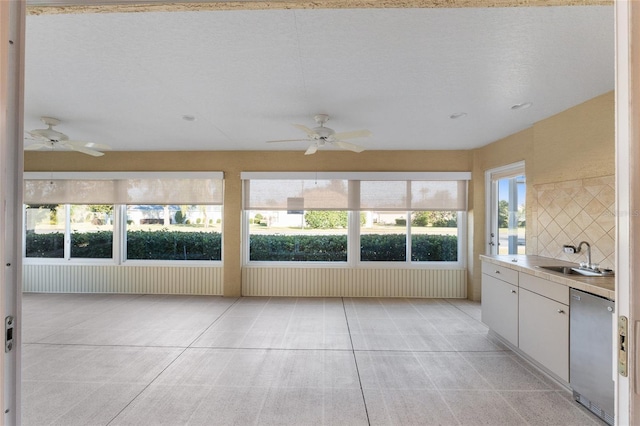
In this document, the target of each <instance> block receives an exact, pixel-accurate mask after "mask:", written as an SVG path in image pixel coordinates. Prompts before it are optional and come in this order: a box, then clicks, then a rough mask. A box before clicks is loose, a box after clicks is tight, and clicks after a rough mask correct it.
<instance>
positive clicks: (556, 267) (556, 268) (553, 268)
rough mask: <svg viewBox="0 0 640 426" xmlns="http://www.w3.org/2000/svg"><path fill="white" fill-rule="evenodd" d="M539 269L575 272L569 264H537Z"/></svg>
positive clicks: (566, 273)
mask: <svg viewBox="0 0 640 426" xmlns="http://www.w3.org/2000/svg"><path fill="white" fill-rule="evenodd" d="M538 268H540V269H546V270H548V271H553V272H559V273H561V274H565V275H571V274H575V273H576V272H574V270H573V268H572V267H571V266H538Z"/></svg>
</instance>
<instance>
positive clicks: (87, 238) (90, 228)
mask: <svg viewBox="0 0 640 426" xmlns="http://www.w3.org/2000/svg"><path fill="white" fill-rule="evenodd" d="M69 219H70V224H71V257H72V258H74V257H75V258H91V259H111V258H113V205H109V204H89V205H83V204H72V205H70V206H69Z"/></svg>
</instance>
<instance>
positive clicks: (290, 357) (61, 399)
mask: <svg viewBox="0 0 640 426" xmlns="http://www.w3.org/2000/svg"><path fill="white" fill-rule="evenodd" d="M23 318H24V319H23V323H24V331H23V342H24V343H23V349H22V350H23V376H22V379H23V381H22V387H23V396H22V401H23V424H24V425H45V424H59V425H127V424H139V425H160V424H166V425H183V424H193V425H200V424H206V425H216V424H219V425H254V424H260V425H311V424H335V425H368V424H371V425H402V424H405V425H431V424H433V425H480V424H485V425H520V424H529V425H589V424H592V425H598V424H604V423H601V422H600V421H599V420H597V419H596V418H595V417H594V416H592V415H590V414H588V413H587V412H586V410H584V409H583V408H582V407H581V406H579V405H577V404H576V403H574V402H573V401H572V399H571V396H570V394H569V392H568V391H566V390H564V389H562V388H561V387H560V386H558V385H557V384H556V383H554V382H553V381H551V380H549V379H548V378H546V377H545V376H544V375H542V374H540V373H538V372H537V371H536V370H534V369H532V368H531V367H530V366H529V365H528V364H526V363H524V362H523V361H522V360H521V359H520V358H518V357H517V356H515V355H514V354H513V353H512V352H510V351H509V350H508V349H507V348H505V347H504V346H503V345H501V344H500V343H499V342H497V341H495V340H494V339H492V338H491V337H490V336H488V335H487V329H486V327H485V326H484V325H483V324H482V323H481V322H480V309H479V305H478V304H477V303H473V302H470V301H467V300H452V299H446V300H445V299H350V298H344V299H341V298H241V299H227V298H221V297H208V296H200V297H191V296H161V295H160V296H159V295H89V294H25V295H24V299H23Z"/></svg>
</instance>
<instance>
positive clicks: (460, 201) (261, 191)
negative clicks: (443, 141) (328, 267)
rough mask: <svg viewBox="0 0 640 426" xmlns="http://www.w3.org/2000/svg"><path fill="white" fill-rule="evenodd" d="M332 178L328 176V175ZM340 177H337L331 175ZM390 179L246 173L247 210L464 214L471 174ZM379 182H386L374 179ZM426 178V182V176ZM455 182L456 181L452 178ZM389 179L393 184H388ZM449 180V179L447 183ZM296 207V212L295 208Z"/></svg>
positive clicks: (385, 174)
mask: <svg viewBox="0 0 640 426" xmlns="http://www.w3.org/2000/svg"><path fill="white" fill-rule="evenodd" d="M327 174H328V173H327ZM330 175H331V176H332V177H338V176H339V173H338V172H331V173H330ZM390 175H391V174H389V173H380V174H379V175H376V173H373V172H369V173H366V174H363V175H362V177H363V178H364V179H357V178H358V177H360V176H358V174H357V173H354V172H351V173H345V176H346V177H347V178H345V179H307V178H306V177H307V176H305V174H304V173H291V178H289V179H287V178H286V177H287V174H286V173H273V177H271V176H270V175H269V173H267V172H247V173H246V174H244V173H243V176H242V178H243V185H244V187H243V189H244V195H243V197H244V198H243V202H244V204H243V207H244V209H245V210H289V211H291V210H300V209H304V210H378V211H420V210H441V211H464V210H466V209H467V180H468V179H470V174H465V173H453V174H451V175H448V174H447V173H440V174H435V173H429V174H428V177H429V178H431V179H428V180H419V178H420V177H422V176H421V175H420V173H412V176H411V177H414V178H418V179H404V180H400V179H397V177H394V176H390ZM377 176H380V177H381V179H377V180H376V179H371V178H375V177H377ZM425 177H427V176H425ZM452 177H453V178H455V180H454V179H451V178H452ZM388 178H390V179H388ZM446 178H450V179H449V180H446ZM293 206H295V208H294V207H293Z"/></svg>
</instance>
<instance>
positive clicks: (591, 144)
mask: <svg viewBox="0 0 640 426" xmlns="http://www.w3.org/2000/svg"><path fill="white" fill-rule="evenodd" d="M614 124H615V122H614V93H613V92H609V93H606V94H604V95H601V96H598V97H596V98H593V99H591V100H589V101H587V102H585V103H583V104H580V105H576V106H575V107H573V108H570V109H568V110H566V111H563V112H561V113H559V114H557V115H554V116H552V117H550V118H548V119H545V120H542V121H539V122H537V123H535V124H534V125H533V126H532V127H530V128H529V129H526V130H524V131H522V132H519V133H516V134H514V135H511V136H509V137H507V138H504V139H501V140H499V141H496V142H494V143H492V144H489V145H487V146H484V147H482V148H480V149H477V150H475V151H474V153H473V170H472V171H473V177H474V179H473V183H472V184H473V201H472V206H473V207H472V210H473V212H472V213H473V214H470V216H469V217H470V218H472V220H473V224H471V225H472V226H473V241H472V246H471V250H472V253H470V255H469V259H470V264H469V270H470V276H469V289H468V293H467V294H468V296H469V298H471V299H474V300H479V299H480V296H481V294H480V275H481V272H480V265H479V262H478V260H477V259H478V256H479V255H480V254H484V253H485V252H486V247H485V244H486V242H485V235H486V234H485V231H486V230H485V219H486V214H485V209H486V206H485V188H484V185H485V183H484V173H485V171H487V170H489V169H491V168H495V167H499V166H504V165H507V164H511V163H515V162H517V161H522V160H524V161H525V173H526V177H527V217H526V220H527V229H526V232H527V246H526V252H527V254H534V255H537V254H540V255H544V256H548V257H554V258H558V259H566V257H564V256H563V254H562V253H561V244H560V241H561V240H563V239H565V238H566V240H567V241H566V242H567V243H571V242H573V243H575V244H577V243H578V242H579V240H577V241H575V240H574V239H577V238H585V239H589V240H590V242H592V243H596V242H598V241H601V243H602V244H603V249H602V250H599V249H598V250H594V251H596V252H597V254H599V255H602V257H603V258H604V259H605V266H609V267H611V266H612V265H610V264H609V263H612V262H611V261H612V259H613V257H614V255H613V251H612V247H611V244H609V243H608V242H607V240H606V238H602V237H603V235H604V234H602V232H601V231H599V230H598V229H597V228H605V231H606V232H605V234H606V235H607V236H608V237H611V236H612V235H613V232H614V231H613V230H612V228H611V227H609V222H610V221H609V220H608V219H609V218H608V217H607V215H606V214H604V215H603V213H606V212H605V211H599V212H595V211H594V212H593V214H594V215H596V216H597V217H598V218H600V220H601V221H602V222H601V223H600V225H598V227H594V229H593V230H592V231H591V232H584V231H585V230H584V229H579V230H576V229H573V228H574V227H575V225H576V221H567V220H564V219H563V220H559V221H557V223H556V225H557V226H558V227H557V229H556V231H557V232H558V234H559V235H561V238H560V239H559V240H554V241H553V243H551V242H550V241H548V240H547V239H546V238H547V237H546V235H547V233H548V232H547V231H548V230H547V229H546V226H547V223H551V222H552V221H545V223H544V224H539V223H538V215H539V213H541V211H545V210H547V208H548V207H550V206H551V205H552V204H553V206H551V207H552V210H553V208H555V207H558V206H559V204H558V205H556V204H555V203H559V201H558V198H556V199H555V201H553V202H552V201H551V199H550V198H549V197H548V195H549V191H556V192H555V193H557V192H558V190H559V189H558V188H562V187H567V188H568V187H571V188H573V189H572V191H575V192H572V193H567V194H566V195H567V197H569V198H570V197H572V196H575V195H577V194H578V193H579V192H580V191H586V192H589V190H591V189H592V188H594V187H595V185H594V182H598V180H597V179H594V178H602V177H606V179H605V180H606V183H605V184H604V186H606V187H608V188H604V189H605V191H604V192H602V194H600V193H599V194H598V198H599V197H600V196H601V197H602V198H600V199H602V200H606V202H603V205H605V209H604V210H608V209H610V206H611V205H612V203H611V198H612V197H613V196H614V195H615V190H614V188H613V186H612V185H609V184H610V183H611V181H612V179H610V178H611V177H612V176H613V175H614V173H615V158H614V142H615V139H614V138H615V134H614ZM599 190H602V189H599ZM544 191H547V197H545V196H544V193H543V192H544ZM565 198H566V197H565ZM592 198H593V197H592ZM585 206H586V204H585ZM585 206H582V209H581V212H584V207H585ZM563 207H564V206H563ZM587 210H589V209H588V208H587ZM576 214H578V213H576ZM595 219H596V217H594V218H593V220H595ZM589 223H592V222H589ZM577 231H583V232H577ZM561 232H562V233H563V234H560V233H561ZM541 235H542V236H543V237H544V238H545V239H544V241H539V236H541ZM581 257H582V255H581V256H579V258H581ZM577 259H578V257H577V256H576V257H574V258H571V260H577ZM594 261H599V259H594ZM472 262H473V263H472Z"/></svg>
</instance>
